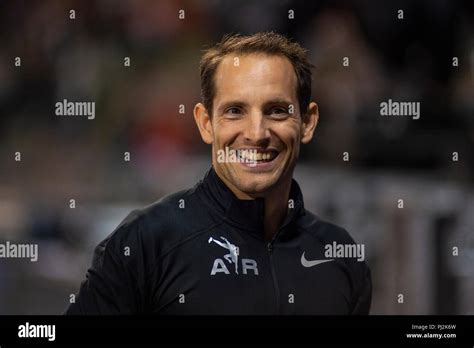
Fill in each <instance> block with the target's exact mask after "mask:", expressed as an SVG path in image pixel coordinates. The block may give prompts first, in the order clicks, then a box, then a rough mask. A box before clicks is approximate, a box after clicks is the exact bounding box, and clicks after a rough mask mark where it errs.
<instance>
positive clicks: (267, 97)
mask: <svg viewBox="0 0 474 348" xmlns="http://www.w3.org/2000/svg"><path fill="white" fill-rule="evenodd" d="M214 84H215V91H216V93H215V97H214V101H213V110H212V119H211V120H210V122H209V123H208V126H207V128H208V130H209V134H208V141H206V139H205V141H206V142H210V143H212V161H213V165H214V168H215V170H216V172H217V174H218V175H219V176H220V177H221V178H222V179H223V180H224V181H225V182H226V184H227V185H228V186H230V188H231V189H232V190H233V191H234V192H235V191H236V190H237V191H238V192H241V193H244V195H248V196H251V197H258V196H263V195H265V193H266V192H268V190H269V189H272V188H274V187H275V186H276V185H278V184H280V183H281V182H282V181H284V180H291V177H292V175H293V169H294V167H295V164H296V160H297V158H298V154H299V149H300V143H301V142H302V141H303V142H307V141H309V140H310V139H311V137H312V131H311V135H310V136H309V139H307V138H308V135H307V134H306V136H305V128H306V127H307V125H306V123H305V122H303V120H302V117H301V114H300V110H299V105H298V98H297V94H296V86H297V77H296V74H295V71H294V69H293V66H292V64H291V62H290V61H289V60H288V59H286V58H285V57H281V56H269V55H263V54H249V55H243V56H239V57H238V60H237V59H236V58H235V57H234V56H232V55H229V56H227V57H225V58H224V59H223V60H222V61H221V63H220V64H219V66H218V68H217V71H216V74H215V76H214ZM313 104H314V103H313ZM316 111H317V108H316ZM201 133H202V131H201ZM306 133H307V132H306ZM203 138H204V136H203ZM226 147H227V148H229V149H233V150H252V151H250V152H251V153H252V152H253V153H254V152H255V151H256V153H257V155H256V158H254V157H251V158H250V159H252V160H255V159H256V164H255V161H251V162H254V163H248V162H247V161H237V162H235V161H234V162H229V161H228V160H225V161H220V160H219V156H218V151H219V150H221V151H225V149H226Z"/></svg>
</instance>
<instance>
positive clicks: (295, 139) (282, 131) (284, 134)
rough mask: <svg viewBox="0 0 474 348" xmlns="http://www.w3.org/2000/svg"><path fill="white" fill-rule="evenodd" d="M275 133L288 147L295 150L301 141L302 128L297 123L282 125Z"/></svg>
mask: <svg viewBox="0 0 474 348" xmlns="http://www.w3.org/2000/svg"><path fill="white" fill-rule="evenodd" d="M274 132H275V134H276V135H277V137H278V138H279V139H280V140H281V141H282V142H283V143H284V144H285V145H286V146H287V147H293V148H295V147H297V145H298V144H299V142H300V140H301V134H300V127H299V124H297V123H296V122H291V123H284V124H283V123H282V124H281V125H279V126H278V127H277V128H275V130H274ZM293 150H295V149H293Z"/></svg>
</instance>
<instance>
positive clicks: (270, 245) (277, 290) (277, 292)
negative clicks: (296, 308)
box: [267, 238, 280, 314]
mask: <svg viewBox="0 0 474 348" xmlns="http://www.w3.org/2000/svg"><path fill="white" fill-rule="evenodd" d="M274 241H275V238H273V239H272V240H271V241H270V242H268V243H267V250H268V252H269V255H270V268H271V272H272V279H273V288H274V290H275V296H276V308H277V314H280V288H279V287H278V281H277V278H276V272H275V265H274V263H273V242H274Z"/></svg>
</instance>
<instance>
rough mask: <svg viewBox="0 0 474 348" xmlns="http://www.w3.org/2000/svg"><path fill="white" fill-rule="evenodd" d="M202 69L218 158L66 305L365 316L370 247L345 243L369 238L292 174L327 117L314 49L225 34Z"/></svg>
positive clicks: (203, 112) (204, 131)
mask: <svg viewBox="0 0 474 348" xmlns="http://www.w3.org/2000/svg"><path fill="white" fill-rule="evenodd" d="M200 70H201V92H202V103H198V104H197V105H196V106H195V108H194V118H195V121H196V124H197V127H198V128H199V131H200V134H201V137H202V139H203V141H204V142H205V143H207V144H210V145H211V146H212V168H211V169H210V170H209V171H208V173H207V174H206V176H205V177H204V179H203V180H202V181H200V182H199V183H198V184H196V186H194V187H193V188H192V189H189V190H185V191H180V192H177V193H174V194H171V195H169V196H167V197H165V198H163V199H161V200H160V201H158V202H156V203H154V204H152V205H151V206H149V207H147V208H145V209H143V210H137V211H134V212H132V213H131V214H130V215H129V216H128V217H127V218H126V219H125V220H124V221H123V222H122V223H121V224H120V225H119V226H118V227H117V229H116V230H115V231H114V232H113V233H112V234H111V235H110V236H109V237H108V238H107V239H105V240H104V241H103V242H102V243H100V244H99V245H98V246H97V248H96V250H95V255H94V260H93V264H92V267H91V268H90V269H89V271H88V273H87V279H86V280H85V281H84V282H83V283H82V285H81V289H80V292H79V295H78V297H77V298H76V299H75V302H74V303H72V304H71V305H70V306H69V308H68V310H67V313H68V314H137V313H157V314H246V315H253V314H368V313H369V309H370V301H371V288H372V287H371V279H370V271H369V269H368V267H367V264H366V263H365V261H364V255H355V253H352V252H351V253H345V252H344V251H345V250H349V251H351V250H356V249H357V250H364V248H356V246H358V245H356V244H355V242H354V241H353V239H352V238H351V237H350V236H349V234H348V233H347V232H346V231H345V230H344V229H342V228H340V227H338V226H336V225H333V224H330V223H327V222H324V221H322V220H321V219H319V218H318V217H316V216H315V215H313V214H312V213H311V212H309V211H307V210H306V209H305V208H304V203H303V195H302V193H301V190H300V188H299V186H298V184H297V183H296V181H295V180H294V179H293V171H294V168H295V165H296V162H297V159H298V155H299V150H300V146H301V144H306V143H308V142H310V141H311V139H312V137H313V134H314V131H315V128H316V125H317V122H318V117H319V115H318V107H317V105H316V103H314V102H310V97H311V81H312V76H311V64H310V63H309V62H308V60H307V57H306V51H305V50H304V49H303V48H302V47H301V46H300V45H299V44H297V43H295V42H292V41H290V40H288V39H287V38H285V37H284V36H282V35H279V34H275V33H272V32H269V33H257V34H254V35H251V36H240V35H233V36H226V37H224V38H223V40H222V41H221V42H219V43H218V44H217V45H215V46H214V47H212V48H210V49H209V50H207V51H206V53H205V54H204V55H203V57H202V59H201V65H200ZM223 151H224V153H226V154H228V153H229V152H230V153H233V154H234V156H221V154H222V153H223ZM333 249H334V250H333ZM338 250H339V251H341V252H337V251H338Z"/></svg>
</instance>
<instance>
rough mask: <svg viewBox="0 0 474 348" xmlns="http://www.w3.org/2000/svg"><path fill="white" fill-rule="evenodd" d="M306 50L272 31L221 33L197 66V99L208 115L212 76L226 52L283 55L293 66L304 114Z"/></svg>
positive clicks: (308, 65)
mask: <svg viewBox="0 0 474 348" xmlns="http://www.w3.org/2000/svg"><path fill="white" fill-rule="evenodd" d="M306 52H307V50H306V49H304V48H303V47H301V46H300V45H299V44H298V43H296V42H293V41H291V40H289V39H287V38H286V37H285V36H283V35H280V34H277V33H274V32H260V33H256V34H253V35H249V36H241V35H240V34H228V35H224V37H223V38H222V40H221V41H220V42H218V43H217V44H216V45H215V46H213V47H211V48H209V49H207V50H206V51H205V53H204V55H203V56H202V58H201V62H200V65H199V69H200V73H201V98H202V101H203V104H204V106H205V107H206V109H207V111H208V112H209V114H210V115H211V114H212V106H213V105H212V104H213V100H214V96H215V86H214V75H215V73H216V70H217V67H218V66H219V63H220V62H221V61H222V59H223V58H224V57H225V56H226V55H228V54H230V53H237V54H249V53H264V54H268V55H281V56H284V57H287V58H288V59H289V60H290V62H291V64H292V65H293V68H294V69H295V73H296V77H297V79H298V85H297V89H296V94H297V96H298V103H299V106H300V112H301V113H302V114H304V113H305V112H306V110H307V108H308V105H309V101H310V98H311V81H312V73H311V69H312V68H313V67H314V66H313V65H312V64H311V63H310V62H309V61H308V58H307V56H306Z"/></svg>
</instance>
